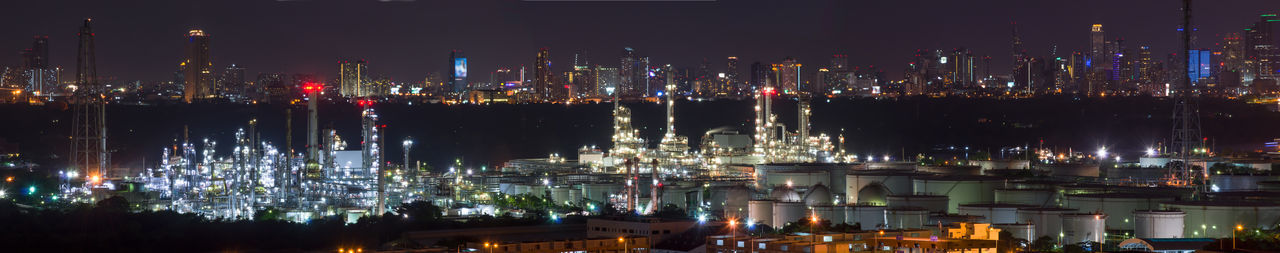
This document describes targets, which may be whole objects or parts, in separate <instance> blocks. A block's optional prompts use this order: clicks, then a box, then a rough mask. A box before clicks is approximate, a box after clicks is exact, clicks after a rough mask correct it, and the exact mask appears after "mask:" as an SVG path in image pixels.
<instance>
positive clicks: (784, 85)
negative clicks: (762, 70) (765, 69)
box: [772, 57, 812, 94]
mask: <svg viewBox="0 0 1280 253" xmlns="http://www.w3.org/2000/svg"><path fill="white" fill-rule="evenodd" d="M800 66H801V65H800V62H798V61H796V59H795V58H792V57H787V58H784V59H782V63H776V64H773V68H772V70H773V73H774V79H775V80H777V81H776V83H777V84H778V87H777V88H778V89H779V90H781V91H782V92H783V93H786V94H799V93H800V92H801V88H802V87H800ZM805 91H806V92H812V91H810V90H805Z"/></svg>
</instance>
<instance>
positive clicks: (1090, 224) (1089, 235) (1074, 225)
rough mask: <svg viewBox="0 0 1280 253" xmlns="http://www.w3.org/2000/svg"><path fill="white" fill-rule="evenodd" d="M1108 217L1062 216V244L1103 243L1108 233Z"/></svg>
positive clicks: (1099, 215) (1084, 214)
mask: <svg viewBox="0 0 1280 253" xmlns="http://www.w3.org/2000/svg"><path fill="white" fill-rule="evenodd" d="M1106 223H1107V215H1106V214H1100V213H1072V214H1063V215H1062V242H1063V243H1067V244H1074V243H1081V242H1102V240H1103V239H1104V236H1105V234H1104V233H1106Z"/></svg>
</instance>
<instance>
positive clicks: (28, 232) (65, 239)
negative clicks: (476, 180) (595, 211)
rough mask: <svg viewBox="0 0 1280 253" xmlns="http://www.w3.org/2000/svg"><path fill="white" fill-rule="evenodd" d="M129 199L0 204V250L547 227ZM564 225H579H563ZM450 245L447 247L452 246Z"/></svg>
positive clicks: (287, 247)
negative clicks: (244, 212)
mask: <svg viewBox="0 0 1280 253" xmlns="http://www.w3.org/2000/svg"><path fill="white" fill-rule="evenodd" d="M131 209H134V208H133V207H131V205H130V204H129V203H127V202H126V201H125V200H124V199H123V198H110V199H106V200H103V201H100V202H99V203H98V204H96V205H70V206H57V207H47V208H42V209H37V208H31V207H26V206H20V205H18V204H15V202H12V201H8V200H4V201H0V224H4V225H3V226H0V235H3V236H0V245H4V250H0V251H5V252H103V251H104V250H105V251H107V252H209V251H313V250H332V249H338V248H355V247H358V248H364V249H366V250H369V249H378V248H387V249H393V248H400V249H405V248H423V247H427V246H438V245H419V244H418V243H416V242H414V241H412V240H408V239H407V238H404V237H403V234H404V232H406V231H420V230H434V229H456V228H476V227H492V226H520V225H537V224H544V223H546V222H548V221H547V220H548V219H547V218H546V217H544V216H542V215H539V214H538V213H536V212H533V213H531V214H530V215H528V216H527V217H524V218H514V217H511V216H501V217H489V216H486V217H480V218H476V219H469V220H466V221H456V220H448V219H442V218H441V209H440V208H438V207H436V206H434V205H431V204H429V203H426V202H414V203H408V204H404V205H402V206H400V207H399V208H396V210H395V211H396V212H397V213H398V214H395V215H382V216H378V217H372V216H370V217H365V218H361V219H360V220H359V221H358V222H356V223H354V224H345V222H344V221H342V220H341V219H340V218H338V217H337V216H333V217H323V218H320V219H316V220H312V221H311V222H309V223H305V224H303V223H291V222H287V221H282V220H279V218H280V217H279V216H280V215H282V214H281V213H278V211H276V210H274V209H265V210H261V211H258V212H257V214H255V219H254V220H210V219H205V218H202V217H200V216H197V215H194V214H179V213H175V212H172V211H140V212H132V211H131ZM559 222H579V221H575V220H559ZM446 246H448V245H446Z"/></svg>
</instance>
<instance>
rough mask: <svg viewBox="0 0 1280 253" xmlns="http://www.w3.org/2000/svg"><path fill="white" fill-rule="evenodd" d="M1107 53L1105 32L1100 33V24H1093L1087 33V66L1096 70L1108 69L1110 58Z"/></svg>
mask: <svg viewBox="0 0 1280 253" xmlns="http://www.w3.org/2000/svg"><path fill="white" fill-rule="evenodd" d="M1109 55H1110V54H1109V53H1108V52H1107V37H1106V32H1104V31H1102V24H1093V27H1092V29H1090V32H1089V59H1087V61H1089V65H1091V68H1096V69H1110V68H1111V66H1110V64H1111V60H1110V59H1111V57H1109Z"/></svg>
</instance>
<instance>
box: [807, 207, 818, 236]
mask: <svg viewBox="0 0 1280 253" xmlns="http://www.w3.org/2000/svg"><path fill="white" fill-rule="evenodd" d="M816 226H818V214H817V213H814V212H810V215H809V235H810V236H813V242H818V234H814V233H813V227H816Z"/></svg>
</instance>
